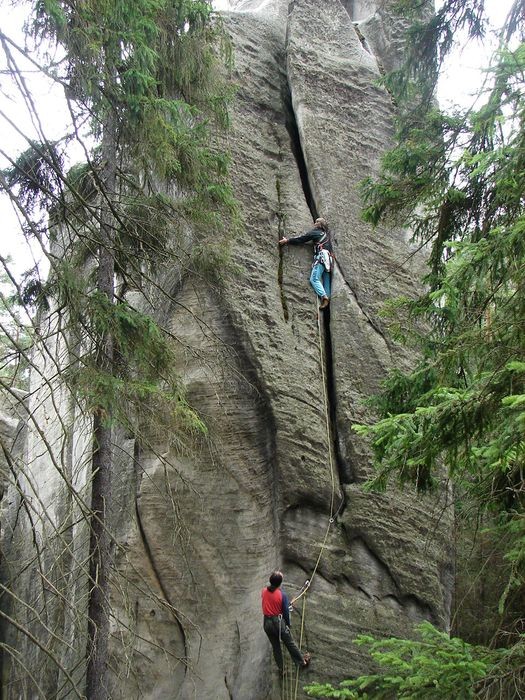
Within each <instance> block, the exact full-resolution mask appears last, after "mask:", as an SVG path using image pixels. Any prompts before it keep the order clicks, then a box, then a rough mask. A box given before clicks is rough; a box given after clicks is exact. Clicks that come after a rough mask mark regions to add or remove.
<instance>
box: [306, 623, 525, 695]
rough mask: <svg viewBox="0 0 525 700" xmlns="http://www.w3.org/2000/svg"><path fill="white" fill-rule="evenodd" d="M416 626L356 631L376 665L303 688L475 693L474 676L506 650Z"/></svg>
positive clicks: (492, 668)
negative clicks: (401, 635)
mask: <svg viewBox="0 0 525 700" xmlns="http://www.w3.org/2000/svg"><path fill="white" fill-rule="evenodd" d="M416 630H417V632H418V639H415V640H408V639H397V638H395V637H394V638H391V639H383V640H378V639H374V638H373V637H370V636H367V635H362V636H360V637H358V638H357V639H356V644H358V645H359V646H364V647H365V648H366V649H367V651H368V652H369V653H370V656H371V658H372V659H373V661H374V662H375V663H376V665H377V666H378V667H379V669H380V671H379V672H378V673H375V674H372V675H368V676H360V677H359V678H355V679H351V680H346V681H343V682H342V683H341V684H340V685H339V687H338V688H334V687H333V686H331V685H329V684H324V685H319V684H312V685H310V686H308V687H307V688H306V690H307V692H308V695H309V696H310V697H314V698H349V699H352V700H354V699H357V698H363V700H372V699H374V700H382V699H384V700H387V699H390V698H398V699H399V700H401V699H402V698H404V699H405V700H427V699H428V700H431V699H432V698H434V699H435V700H467V699H468V698H474V697H475V696H476V688H477V689H479V688H480V682H481V681H483V679H485V678H486V677H487V676H490V675H492V674H493V673H495V672H496V670H497V669H498V668H499V667H500V665H501V664H502V661H503V660H504V659H505V658H506V657H508V652H507V650H502V649H494V650H489V649H487V648H486V647H475V646H472V645H470V644H467V643H466V642H464V641H463V640H462V639H458V638H457V637H450V636H449V635H448V634H446V633H444V632H440V631H439V630H437V629H435V627H433V626H432V625H431V624H430V623H429V622H423V623H421V624H420V625H418V626H417V628H416ZM521 654H522V655H523V649H522V650H521Z"/></svg>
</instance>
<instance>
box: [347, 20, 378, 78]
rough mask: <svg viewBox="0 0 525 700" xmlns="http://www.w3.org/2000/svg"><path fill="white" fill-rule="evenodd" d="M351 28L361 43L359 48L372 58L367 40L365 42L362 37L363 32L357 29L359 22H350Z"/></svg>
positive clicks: (363, 36)
mask: <svg viewBox="0 0 525 700" xmlns="http://www.w3.org/2000/svg"><path fill="white" fill-rule="evenodd" d="M352 26H353V27H354V29H355V33H356V34H357V38H358V39H359V41H360V42H361V46H362V47H363V48H364V50H365V51H366V52H367V53H369V54H370V55H372V56H373V55H374V54H373V51H372V50H371V48H370V46H369V45H368V42H367V40H366V37H365V35H364V34H363V32H362V31H361V30H360V29H359V22H352ZM375 58H376V60H377V56H376V57H375ZM382 74H383V75H384V74H385V71H384V69H383V71H382Z"/></svg>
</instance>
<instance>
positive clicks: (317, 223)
mask: <svg viewBox="0 0 525 700" xmlns="http://www.w3.org/2000/svg"><path fill="white" fill-rule="evenodd" d="M314 226H315V228H322V229H323V231H328V222H327V221H326V219H323V218H322V217H319V218H318V219H316V220H315V222H314Z"/></svg>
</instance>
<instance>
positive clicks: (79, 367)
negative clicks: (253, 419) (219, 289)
mask: <svg viewBox="0 0 525 700" xmlns="http://www.w3.org/2000/svg"><path fill="white" fill-rule="evenodd" d="M33 11H34V21H32V22H31V23H29V24H28V31H30V32H31V34H32V35H33V36H34V37H35V38H36V40H37V41H39V42H43V44H42V45H43V46H44V48H45V47H46V46H49V43H48V42H54V43H56V45H57V46H58V50H59V51H60V53H61V55H63V59H62V60H61V61H60V62H59V63H58V64H55V65H52V66H49V67H46V66H42V67H41V68H42V70H43V72H45V73H46V74H47V75H48V76H50V77H51V78H52V79H53V80H55V81H56V82H58V83H60V84H61V85H63V86H64V88H65V92H66V97H67V100H68V105H69V108H70V116H71V120H72V125H73V136H69V137H68V139H71V138H76V139H80V140H82V138H83V137H82V128H85V127H83V125H85V124H86V123H89V128H90V132H91V139H92V140H94V146H93V147H91V146H90V147H85V153H86V157H87V158H86V162H85V163H84V164H81V165H79V166H77V167H75V168H73V169H72V170H71V171H70V172H69V173H67V172H66V171H65V170H64V167H63V164H62V160H63V159H62V150H63V148H64V144H63V143H49V142H48V141H45V140H43V141H41V142H38V143H37V142H32V143H30V144H29V148H28V149H27V151H26V152H25V153H23V154H22V155H21V156H19V157H18V158H17V159H13V160H12V163H11V167H9V168H7V169H5V171H4V173H3V174H2V184H3V189H4V190H5V191H6V192H8V194H9V195H10V196H11V198H12V200H13V201H14V202H15V205H16V207H17V208H18V210H19V212H20V213H21V215H22V218H23V219H24V220H25V230H26V233H27V234H28V235H30V236H31V235H32V236H33V237H36V238H37V239H38V240H40V241H41V242H42V245H43V246H44V247H45V248H46V254H47V255H48V260H49V262H50V267H51V270H50V274H49V278H48V280H47V281H45V282H42V281H41V280H40V279H38V276H36V277H34V276H33V277H31V276H30V277H28V279H27V280H26V282H25V283H24V284H23V285H21V286H20V289H19V297H20V299H21V301H22V302H25V303H26V304H28V305H29V306H32V307H33V308H39V309H40V310H41V313H43V314H44V315H45V313H46V312H47V311H48V310H49V309H51V311H53V310H55V309H59V310H61V311H60V313H61V314H62V315H63V316H64V317H65V318H66V319H67V321H66V325H67V329H66V330H65V331H64V333H65V336H67V339H66V345H68V346H76V347H77V348H78V347H79V343H80V344H82V345H83V346H84V347H85V348H86V350H85V351H84V352H82V353H80V354H76V353H73V354H74V355H75V356H74V357H72V358H71V363H70V365H69V366H68V367H60V372H61V374H62V378H63V381H64V382H66V383H68V385H69V386H70V389H71V391H72V392H73V394H74V396H75V397H76V399H75V400H78V401H81V402H83V406H84V407H85V410H86V411H88V412H89V413H90V414H91V416H92V426H93V428H92V429H93V450H92V465H91V466H92V482H91V505H90V510H89V516H88V517H89V526H90V545H89V591H90V592H89V602H88V621H87V624H88V648H87V652H86V653H87V673H86V694H87V697H88V698H90V700H94V699H97V700H102V699H103V698H104V699H105V698H107V697H108V696H109V694H110V691H109V681H108V667H107V661H108V644H109V615H110V601H109V595H110V589H109V569H110V568H111V561H112V546H113V545H112V536H111V531H110V527H109V521H108V515H109V513H110V512H111V509H112V493H111V488H112V487H111V476H112V465H113V459H114V456H113V452H112V450H113V448H112V443H113V432H114V429H115V426H116V425H118V424H119V423H120V424H125V425H128V426H129V425H131V423H132V422H133V421H132V420H131V419H130V403H131V404H132V405H133V404H134V405H137V406H138V405H139V404H140V403H141V402H142V401H144V399H145V397H146V398H147V397H148V396H149V397H155V396H157V395H158V394H159V392H160V393H162V395H163V400H165V401H166V402H170V401H172V402H173V405H174V406H176V408H175V409H174V413H177V412H178V413H180V412H181V411H182V413H184V417H185V419H186V420H188V421H190V422H191V424H192V425H193V426H200V427H202V424H201V423H200V421H199V420H198V418H197V417H196V416H195V415H194V414H193V413H192V412H191V410H190V409H189V408H188V407H186V406H185V403H184V400H183V396H182V393H181V390H180V388H179V387H178V386H177V381H176V378H175V377H173V376H171V366H172V364H173V363H172V349H171V339H170V336H169V333H166V332H165V331H164V330H163V329H162V328H159V326H158V325H157V323H156V322H155V320H154V319H153V318H152V317H151V316H148V315H145V314H144V313H141V312H140V311H139V310H138V309H137V308H134V307H133V306H131V305H130V304H129V303H128V301H127V299H126V293H127V291H129V290H130V289H144V288H147V287H148V280H150V279H151V277H150V276H151V275H153V273H154V268H155V266H156V264H157V263H158V260H159V259H165V258H166V256H168V257H169V256H170V255H175V256H176V251H177V246H176V244H175V243H174V240H175V239H176V236H177V234H181V231H180V230H179V231H177V225H176V222H177V221H179V222H180V221H182V222H183V223H184V226H186V227H187V226H191V227H192V228H193V230H194V231H197V234H198V232H201V235H206V236H209V237H210V238H211V239H212V240H213V239H214V238H215V239H219V238H220V240H221V244H222V246H223V247H224V235H223V228H224V224H223V222H224V221H227V220H228V219H229V218H231V217H232V216H234V214H235V203H234V201H233V199H232V196H231V191H230V188H229V185H228V179H227V157H226V156H225V155H224V154H223V153H222V152H221V151H220V149H218V148H217V145H216V144H215V143H214V142H213V138H212V137H213V131H214V130H215V129H221V128H224V127H225V126H226V125H227V110H226V104H227V99H228V90H227V87H226V84H225V82H224V81H223V80H222V78H220V73H219V68H218V65H217V57H218V55H219V54H220V50H221V42H222V46H225V43H224V42H225V40H224V36H223V35H222V31H221V28H220V25H218V24H217V22H216V21H214V20H213V15H212V11H211V5H210V3H209V2H207V1H205V0H136V1H134V2H128V1H127V0H87V1H86V0H78V1H77V0H74V1H73V2H62V1H61V0H46V1H45V2H42V1H39V2H37V3H35V4H34V7H33ZM3 46H4V50H5V51H6V52H8V53H9V55H10V57H11V65H12V66H13V70H16V69H15V66H16V54H17V52H19V53H22V52H24V50H23V49H21V48H20V47H17V46H16V45H15V44H14V43H13V42H10V41H9V39H8V37H6V36H5V35H3ZM68 139H65V141H67V140H68ZM167 191H171V192H173V193H174V194H173V196H172V197H168V196H167V195H166V194H164V193H165V192H167ZM46 212H49V214H50V221H51V227H50V234H51V238H52V239H55V243H54V244H53V243H52V246H51V249H49V248H47V246H46V241H45V239H46V236H47V235H48V233H47V231H46V228H47V224H46V222H45V218H46V215H47V214H46ZM174 237H175V239H174ZM53 246H54V247H55V249H59V250H61V251H62V252H63V255H61V256H60V255H57V254H56V252H53ZM57 246H58V248H57ZM212 254H213V246H210V255H212ZM93 266H94V268H95V274H94V275H92V274H91V271H92V270H93ZM78 270H85V274H82V275H80V276H79V275H78ZM44 343H45V339H44ZM76 497H77V498H78V494H77V496H76ZM54 692H56V689H55V691H54Z"/></svg>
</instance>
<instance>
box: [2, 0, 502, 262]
mask: <svg viewBox="0 0 525 700" xmlns="http://www.w3.org/2000/svg"><path fill="white" fill-rule="evenodd" d="M511 4H512V0H485V6H486V8H487V12H488V14H489V16H490V17H491V21H492V23H493V26H494V27H496V28H498V27H500V26H501V25H502V24H503V22H504V20H505V17H506V15H507V13H508V11H509V9H510V7H511ZM0 6H2V31H4V32H6V34H8V35H9V36H13V37H14V36H18V37H19V39H18V40H19V41H20V43H23V38H22V33H21V31H20V27H21V26H22V24H23V22H24V20H25V19H26V9H25V8H24V6H23V4H22V5H20V4H18V5H17V6H15V7H13V6H12V5H11V3H10V2H6V0H0ZM214 6H215V8H216V9H218V10H223V9H228V6H229V3H228V0H215V2H214ZM25 7H27V5H26V6H25ZM487 51H488V49H487V48H483V47H481V46H479V45H477V44H475V43H470V44H467V45H464V46H462V47H461V48H460V49H458V50H457V51H455V52H454V54H453V55H452V56H451V57H450V59H449V61H448V64H447V66H446V69H445V72H444V74H443V76H442V78H441V80H440V83H439V99H440V102H441V103H442V105H443V106H450V105H451V104H454V103H456V104H459V105H460V106H464V107H467V106H469V105H470V104H471V102H472V96H473V95H474V94H475V93H476V91H477V88H478V86H479V85H480V84H481V82H482V81H483V73H482V72H481V71H480V66H482V65H483V64H484V63H485V62H486V55H487ZM26 68H27V73H25V78H26V80H27V82H28V84H29V85H30V89H31V92H32V93H33V95H34V99H35V102H36V104H37V108H38V112H39V114H40V115H41V118H42V124H43V129H44V131H45V133H46V136H47V138H48V139H49V140H52V139H54V138H59V137H60V136H61V135H62V133H63V131H64V123H65V118H66V112H67V110H66V106H65V102H64V99H63V97H62V94H61V90H59V89H58V88H57V87H56V86H52V85H51V84H50V83H49V82H48V81H46V80H43V79H42V78H41V76H38V75H37V73H36V71H35V68H34V67H33V66H31V65H29V64H28V65H27V66H26ZM7 69H8V66H7V65H6V63H5V57H4V55H3V52H2V51H0V112H3V113H5V114H7V115H8V117H9V118H10V119H11V120H12V121H13V122H14V124H15V128H13V127H9V126H7V125H6V124H5V120H4V119H1V115H0V119H1V123H2V128H1V130H0V132H1V135H0V167H4V166H5V165H6V164H7V161H6V159H5V156H4V155H3V153H9V154H12V155H14V154H16V153H17V152H20V151H23V150H24V149H25V148H26V147H27V143H26V142H25V140H24V139H23V138H22V136H21V135H20V133H18V130H20V132H22V133H25V134H32V135H33V137H34V138H38V131H39V125H38V124H35V123H34V122H32V121H31V120H30V118H29V116H28V110H27V109H26V108H25V107H24V105H23V104H21V100H20V97H19V94H18V92H17V91H16V90H15V89H14V87H13V86H12V85H10V84H9V81H8V80H6V77H7V76H6V73H5V71H6V70H7ZM70 157H71V163H74V162H77V161H78V160H81V158H82V151H81V149H80V147H77V148H76V149H73V150H72V152H71V156H70ZM0 220H1V221H2V231H3V232H2V245H1V248H0V254H1V255H2V256H6V255H11V257H12V258H13V259H14V261H15V263H16V264H15V267H16V270H17V271H18V272H21V271H22V270H24V269H27V268H28V267H30V266H32V265H33V264H34V262H36V261H37V260H39V259H41V253H40V252H39V251H38V250H36V249H35V248H34V247H33V249H32V250H31V249H28V247H27V245H26V243H25V241H23V239H22V238H21V234H20V233H18V231H19V226H18V224H17V219H16V216H15V215H14V213H13V211H12V207H11V206H10V204H9V202H7V201H6V198H5V196H1V195H0Z"/></svg>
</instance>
